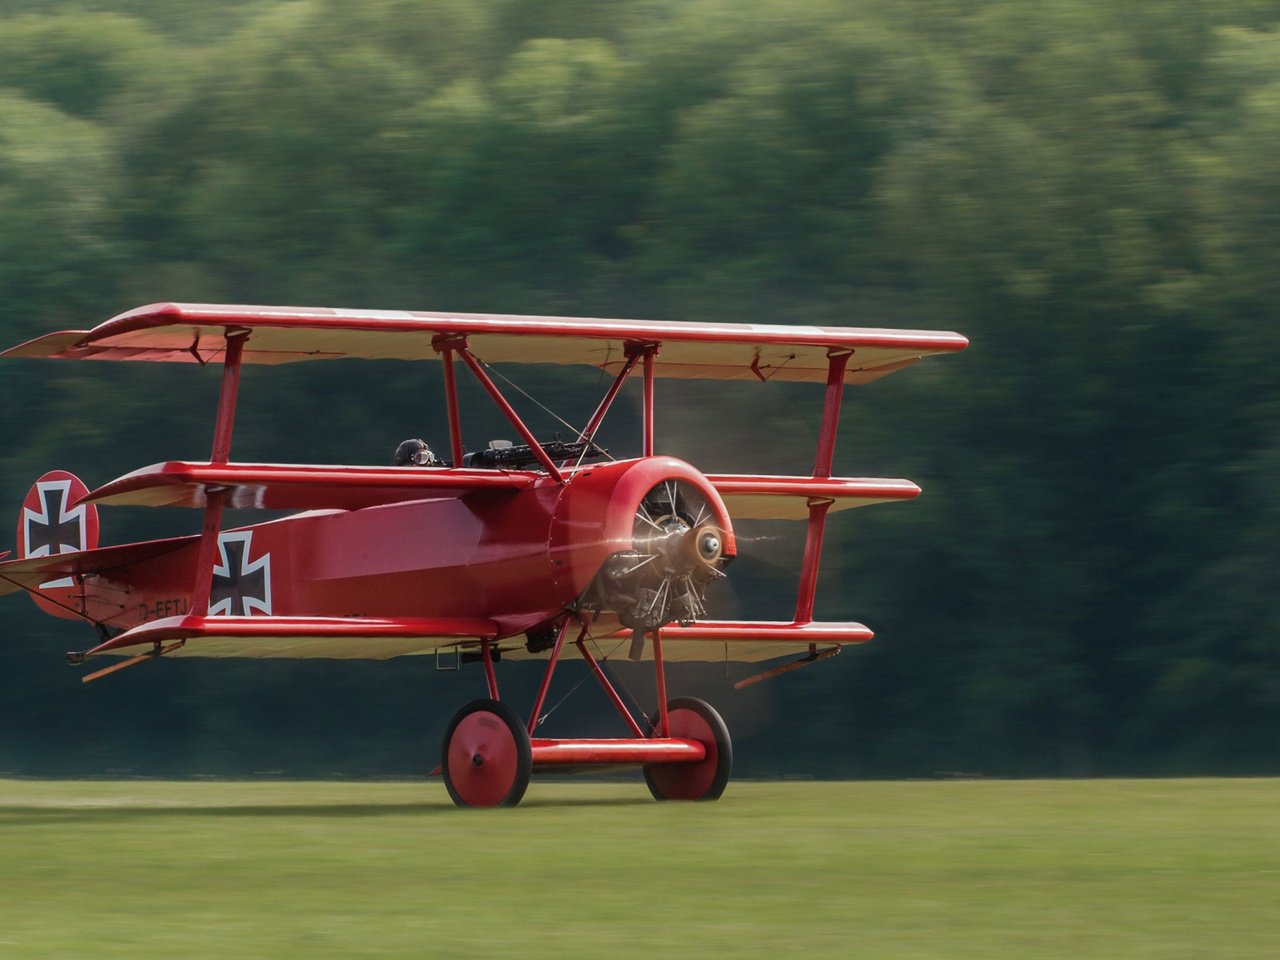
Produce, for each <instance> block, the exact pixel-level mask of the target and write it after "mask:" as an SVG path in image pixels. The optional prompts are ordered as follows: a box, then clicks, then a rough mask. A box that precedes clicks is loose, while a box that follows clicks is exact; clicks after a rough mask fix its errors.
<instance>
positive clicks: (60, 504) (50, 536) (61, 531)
mask: <svg viewBox="0 0 1280 960" xmlns="http://www.w3.org/2000/svg"><path fill="white" fill-rule="evenodd" d="M39 493H40V503H41V505H42V506H43V507H44V513H43V514H38V513H33V512H31V511H30V510H28V511H27V513H26V518H27V556H29V557H32V556H54V555H57V554H59V553H66V552H68V551H74V550H83V549H84V511H83V510H81V511H79V512H78V513H72V514H71V515H68V514H67V488H66V487H64V486H56V487H54V486H51V487H42V488H41V489H40V492H39ZM41 551H44V552H43V553H42V552H41Z"/></svg>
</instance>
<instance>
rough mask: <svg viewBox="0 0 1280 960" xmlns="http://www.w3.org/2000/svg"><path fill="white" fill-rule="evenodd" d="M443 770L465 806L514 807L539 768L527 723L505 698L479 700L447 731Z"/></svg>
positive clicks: (453, 794) (454, 794)
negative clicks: (536, 765) (534, 768)
mask: <svg viewBox="0 0 1280 960" xmlns="http://www.w3.org/2000/svg"><path fill="white" fill-rule="evenodd" d="M441 753H442V755H443V757H442V760H441V764H440V772H441V773H442V774H443V775H444V785H445V787H446V788H447V789H448V791H449V796H450V797H452V798H453V802H454V803H456V804H457V805H458V806H460V807H514V806H515V805H516V804H517V803H519V802H520V798H521V797H523V796H524V792H525V789H526V788H528V786H529V775H530V774H531V773H532V772H533V748H532V747H531V746H530V745H529V734H528V732H527V731H526V730H525V728H524V724H522V723H521V722H520V719H519V718H518V717H517V716H516V715H515V713H514V712H512V710H511V708H510V707H508V706H507V705H506V704H505V703H499V702H498V701H497V700H473V701H471V702H470V703H468V704H467V705H466V706H465V707H463V708H462V709H461V710H459V711H458V712H457V713H455V714H454V715H453V719H452V720H451V721H450V722H449V729H448V730H446V731H445V734H444V743H443V745H442V749H441Z"/></svg>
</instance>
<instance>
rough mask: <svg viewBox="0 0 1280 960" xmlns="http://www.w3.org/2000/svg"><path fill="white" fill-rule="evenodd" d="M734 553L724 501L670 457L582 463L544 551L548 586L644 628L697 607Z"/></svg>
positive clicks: (690, 616)
mask: <svg viewBox="0 0 1280 960" xmlns="http://www.w3.org/2000/svg"><path fill="white" fill-rule="evenodd" d="M736 553H737V547H736V544H735V542H734V536H733V525H732V523H731V522H730V520H729V513H728V511H727V510H726V509H725V506H724V501H723V500H721V499H720V495H719V494H718V493H717V492H716V490H715V488H714V487H712V486H711V484H710V483H708V482H707V479H706V477H704V476H703V475H702V474H701V473H699V472H698V471H697V470H695V469H694V468H693V467H691V466H690V465H689V464H687V463H685V462H684V461H683V460H677V459H675V458H674V457H649V458H646V459H643V460H631V461H622V462H616V463H609V464H602V465H600V466H597V467H590V468H587V469H586V470H583V471H581V472H580V473H578V474H577V475H575V476H574V478H573V480H572V481H571V482H570V483H569V484H568V485H566V487H565V488H564V490H563V492H562V493H561V496H560V499H559V501H558V502H557V503H556V507H555V513H554V515H553V517H552V522H551V537H550V559H551V565H552V578H553V582H554V583H555V587H556V593H557V595H562V596H563V595H567V596H571V597H576V598H579V599H580V601H581V602H582V604H583V605H584V606H587V607H591V608H593V609H595V610H597V611H608V612H612V613H615V614H616V615H617V617H618V619H619V621H620V622H621V623H622V624H624V625H625V626H629V627H633V628H637V629H652V628H653V627H657V626H661V625H662V624H664V623H669V622H671V621H679V622H682V623H689V622H692V621H694V620H697V619H699V618H701V617H703V616H705V614H706V611H705V609H704V607H703V598H704V595H705V591H706V588H707V586H708V585H709V584H710V583H711V582H713V581H715V580H718V579H722V578H723V577H724V573H723V572H722V571H723V568H724V566H725V565H727V564H728V562H729V561H730V560H732V559H733V557H734V555H735V554H736Z"/></svg>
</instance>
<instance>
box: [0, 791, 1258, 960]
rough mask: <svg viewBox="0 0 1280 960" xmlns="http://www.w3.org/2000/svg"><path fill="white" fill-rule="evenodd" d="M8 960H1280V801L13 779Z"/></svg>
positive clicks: (2, 863) (1153, 794)
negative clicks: (520, 795) (453, 797)
mask: <svg viewBox="0 0 1280 960" xmlns="http://www.w3.org/2000/svg"><path fill="white" fill-rule="evenodd" d="M0 917H2V918H3V922H0V958H5V960H9V958H14V960H18V958H22V960H25V958H43V957H58V958H64V957H65V958H101V957H131V958H145V957H165V958H205V957H211V958H213V957H216V958H219V960H231V958H236V960H240V958H259V957H261V958H309V960H315V958H318V957H380V958H398V957H414V958H422V957H448V958H454V957H466V958H473V957H517V956H523V957H557V958H573V957H644V958H648V960H656V958H665V957H716V958H720V960H729V958H739V957H791V956H796V957H854V956H857V957H891V958H900V957H931V958H932V957H940V958H970V957H972V958H999V957H1019V958H1056V957H1063V958H1067V957H1070V958H1083V957H1087V958H1096V957H1153V958H1155V957H1159V958H1161V960H1171V958H1183V957H1186V958H1191V957H1195V958H1204V957H1223V958H1227V957H1230V958H1242V957H1267V958H1274V957H1278V956H1280V781H1275V780H1183V781H1169V780H1165V781H1118V780H1112V781H1096V780H1095V781H1056V782H1047V781H1034V782H1031V781H1023V782H1007V781H956V782H925V783H794V782H793V783H731V784H730V786H729V789H728V791H727V792H726V794H725V797H724V799H723V800H721V801H720V802H718V803H710V804H658V803H654V802H653V801H652V800H650V799H649V798H648V793H647V791H646V790H645V787H644V785H643V784H642V783H640V782H639V781H638V780H637V781H636V782H635V783H617V782H614V783H592V782H581V783H555V782H550V783H549V782H546V781H539V780H537V779H535V780H534V782H533V784H532V786H531V787H530V788H529V793H528V795H527V796H526V799H525V802H524V804H523V805H521V806H520V807H518V808H516V809H514V810H505V809H504V810H496V811H462V810H456V809H454V808H453V807H452V806H451V805H450V804H449V802H448V798H447V796H446V795H445V791H444V787H443V786H442V785H441V784H440V783H439V782H435V783H428V784H402V783H394V784H367V783H361V784H350V783H227V782H196V783H191V782H187V783H159V782H155V783H153V782H145V781H131V782H87V783H84V782H49V781H0Z"/></svg>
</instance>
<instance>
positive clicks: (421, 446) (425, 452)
mask: <svg viewBox="0 0 1280 960" xmlns="http://www.w3.org/2000/svg"><path fill="white" fill-rule="evenodd" d="M435 462H436V457H435V454H434V453H432V452H431V448H430V447H428V446H427V441H425V440H421V439H415V440H406V441H405V442H404V443H402V444H400V446H398V447H396V459H395V465H396V466H397V467H409V466H425V465H426V464H429V463H435Z"/></svg>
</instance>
